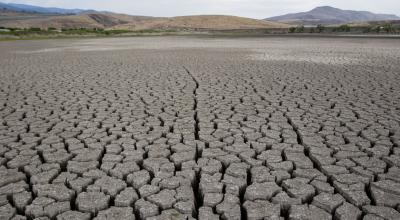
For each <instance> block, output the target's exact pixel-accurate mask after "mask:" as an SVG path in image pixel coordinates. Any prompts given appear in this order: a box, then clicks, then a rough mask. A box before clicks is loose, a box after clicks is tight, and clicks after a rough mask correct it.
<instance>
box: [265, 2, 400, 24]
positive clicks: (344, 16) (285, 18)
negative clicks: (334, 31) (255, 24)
mask: <svg viewBox="0 0 400 220" xmlns="http://www.w3.org/2000/svg"><path fill="white" fill-rule="evenodd" d="M265 20H268V21H277V22H283V23H290V24H303V25H317V24H324V25H329V24H344V23H352V22H366V21H383V20H400V17H398V16H396V15H389V14H375V13H372V12H368V11H352V10H342V9H338V8H334V7H330V6H322V7H317V8H314V9H313V10H311V11H308V12H301V13H293V14H286V15H282V16H276V17H271V18H266V19H265Z"/></svg>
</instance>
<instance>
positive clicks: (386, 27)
mask: <svg viewBox="0 0 400 220" xmlns="http://www.w3.org/2000/svg"><path fill="white" fill-rule="evenodd" d="M382 29H383V30H384V31H386V33H392V32H394V28H393V25H392V24H391V23H386V24H384V25H383V26H382Z"/></svg>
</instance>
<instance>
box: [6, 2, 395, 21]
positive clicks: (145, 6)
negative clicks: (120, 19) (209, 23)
mask: <svg viewBox="0 0 400 220" xmlns="http://www.w3.org/2000/svg"><path fill="white" fill-rule="evenodd" d="M0 1H2V2H7V3H22V4H32V5H38V6H44V7H61V8H82V9H95V10H104V11H112V12H119V13H126V14H131V15H148V16H180V15H199V14H226V15H237V16H244V17H251V18H266V17H271V16H276V15H282V14H286V13H293V12H300V11H308V10H310V9H312V8H314V7H317V6H324V5H329V6H333V7H338V8H341V9H352V10H365V11H372V12H376V13H388V14H397V15H400V0H379V1H378V0H326V1H322V0H0Z"/></svg>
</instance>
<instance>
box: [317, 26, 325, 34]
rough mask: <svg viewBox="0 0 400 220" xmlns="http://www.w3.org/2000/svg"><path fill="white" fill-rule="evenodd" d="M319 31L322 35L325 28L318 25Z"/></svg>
mask: <svg viewBox="0 0 400 220" xmlns="http://www.w3.org/2000/svg"><path fill="white" fill-rule="evenodd" d="M317 30H318V33H322V32H324V30H325V26H323V25H321V24H319V25H317Z"/></svg>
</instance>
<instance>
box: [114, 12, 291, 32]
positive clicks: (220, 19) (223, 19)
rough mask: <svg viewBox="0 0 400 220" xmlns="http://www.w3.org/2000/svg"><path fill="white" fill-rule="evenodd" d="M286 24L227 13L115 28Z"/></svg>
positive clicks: (129, 24) (148, 21)
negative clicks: (228, 14)
mask: <svg viewBox="0 0 400 220" xmlns="http://www.w3.org/2000/svg"><path fill="white" fill-rule="evenodd" d="M285 27H288V25H286V24H281V23H277V22H270V21H262V20H256V19H250V18H243V17H236V16H227V15H197V16H180V17H172V18H155V19H151V20H146V21H142V22H131V23H128V24H122V25H117V26H115V27H113V28H114V29H128V30H138V29H218V30H224V29H259V28H285Z"/></svg>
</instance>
